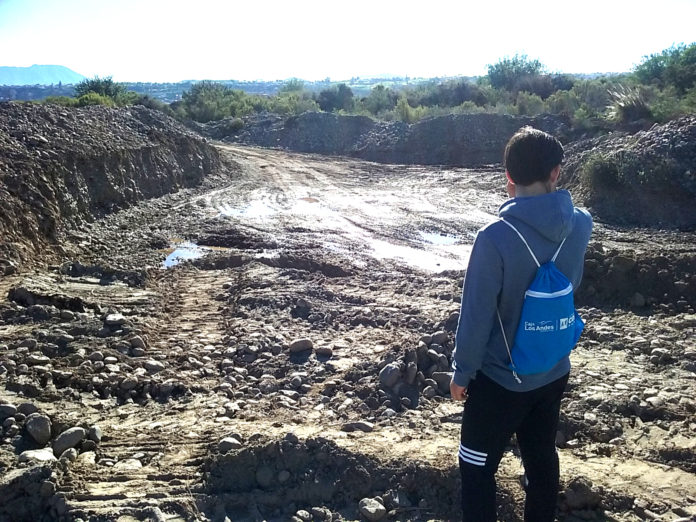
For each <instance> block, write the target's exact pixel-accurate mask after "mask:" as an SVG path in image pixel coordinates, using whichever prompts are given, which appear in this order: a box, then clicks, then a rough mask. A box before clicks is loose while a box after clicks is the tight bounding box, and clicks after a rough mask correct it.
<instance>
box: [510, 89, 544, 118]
mask: <svg viewBox="0 0 696 522" xmlns="http://www.w3.org/2000/svg"><path fill="white" fill-rule="evenodd" d="M515 104H516V105H517V113H518V114H520V115H522V116H536V115H537V114H541V113H542V112H544V101H543V100H542V99H541V97H539V96H537V95H536V94H531V93H529V92H525V91H520V92H518V93H517V100H516V103H515Z"/></svg>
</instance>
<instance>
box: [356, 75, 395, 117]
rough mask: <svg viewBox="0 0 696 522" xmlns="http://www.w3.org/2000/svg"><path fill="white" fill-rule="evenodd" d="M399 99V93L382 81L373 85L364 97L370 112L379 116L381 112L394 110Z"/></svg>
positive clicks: (364, 102)
mask: <svg viewBox="0 0 696 522" xmlns="http://www.w3.org/2000/svg"><path fill="white" fill-rule="evenodd" d="M398 99H399V95H398V94H396V93H395V92H394V91H393V90H391V89H390V88H389V87H385V86H384V85H382V84H381V83H380V84H379V85H377V86H375V87H373V89H372V90H371V91H370V94H369V95H367V96H366V97H365V98H363V105H364V106H365V108H366V109H367V110H368V111H370V113H372V114H374V115H375V116H377V115H378V114H379V113H380V112H384V111H390V110H392V109H393V108H394V107H395V106H396V101H397V100H398Z"/></svg>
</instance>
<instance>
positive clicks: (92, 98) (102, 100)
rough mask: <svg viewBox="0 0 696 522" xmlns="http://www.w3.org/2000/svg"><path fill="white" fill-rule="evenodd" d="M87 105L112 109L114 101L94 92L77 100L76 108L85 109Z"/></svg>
mask: <svg viewBox="0 0 696 522" xmlns="http://www.w3.org/2000/svg"><path fill="white" fill-rule="evenodd" d="M87 105H104V106H106V107H113V106H114V105H115V103H114V100H113V99H112V98H110V97H108V96H103V95H101V94H97V93H96V92H92V91H90V92H88V93H87V94H83V95H82V96H80V97H79V98H78V99H77V106H78V107H86V106H87Z"/></svg>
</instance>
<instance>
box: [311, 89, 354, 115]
mask: <svg viewBox="0 0 696 522" xmlns="http://www.w3.org/2000/svg"><path fill="white" fill-rule="evenodd" d="M317 103H318V104H319V107H320V108H321V110H322V111H326V112H333V111H336V110H341V109H343V110H345V111H350V110H351V109H352V108H353V104H354V100H353V91H352V90H351V88H350V87H348V86H347V85H346V84H345V83H341V84H339V85H338V86H332V87H329V88H328V89H324V90H322V91H321V92H320V93H319V98H318V99H317Z"/></svg>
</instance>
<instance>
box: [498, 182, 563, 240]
mask: <svg viewBox="0 0 696 522" xmlns="http://www.w3.org/2000/svg"><path fill="white" fill-rule="evenodd" d="M498 216H500V217H501V218H513V219H516V220H518V221H521V222H523V223H525V224H526V225H528V226H530V227H532V228H533V229H534V230H536V231H537V232H539V234H541V235H542V236H543V237H545V238H546V239H549V240H551V241H554V242H559V241H561V240H562V239H563V238H565V237H566V236H567V235H568V234H570V231H571V230H573V224H574V221H575V207H574V206H573V200H572V198H571V197H570V192H568V191H567V190H556V191H555V192H549V193H548V194H542V195H540V196H530V197H520V198H512V199H509V200H507V201H506V202H505V203H503V204H502V205H501V206H500V208H499V209H498Z"/></svg>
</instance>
